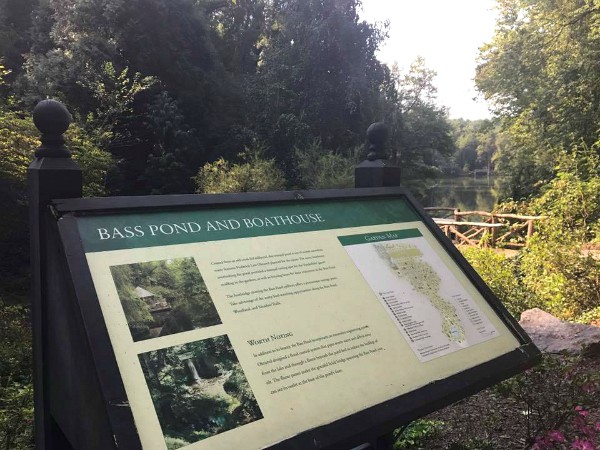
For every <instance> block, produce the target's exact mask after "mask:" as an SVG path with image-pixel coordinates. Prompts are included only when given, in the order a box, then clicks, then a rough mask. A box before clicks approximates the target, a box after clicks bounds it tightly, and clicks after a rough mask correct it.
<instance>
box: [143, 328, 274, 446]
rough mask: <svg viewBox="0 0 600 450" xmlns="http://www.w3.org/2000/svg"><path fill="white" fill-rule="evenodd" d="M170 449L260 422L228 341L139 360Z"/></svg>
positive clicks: (164, 351) (187, 346) (171, 349)
mask: <svg viewBox="0 0 600 450" xmlns="http://www.w3.org/2000/svg"><path fill="white" fill-rule="evenodd" d="M140 362H141V364H142V369H143V371H144V375H145V377H146V380H147V382H148V388H149V389H150V395H151V396H152V400H153V402H154V406H155V408H156V413H157V415H158V418H159V421H160V423H161V428H162V430H163V433H164V435H165V440H166V442H167V446H168V448H173V449H175V448H179V447H180V446H183V445H187V444H189V443H194V442H197V441H199V440H202V439H205V438H207V437H210V436H213V435H215V434H218V433H222V432H224V431H227V430H231V429H233V428H236V427H239V426H241V425H244V424H246V423H250V422H253V421H255V420H258V419H260V418H262V413H261V411H260V408H259V406H258V404H257V402H256V399H255V397H254V394H253V393H252V391H251V390H250V386H249V384H248V381H247V379H246V377H245V375H244V373H243V371H242V368H241V366H240V364H239V362H238V360H237V357H236V355H235V353H234V351H233V348H232V347H231V343H230V342H229V339H228V338H227V337H226V336H218V337H215V338H210V339H204V340H202V341H196V342H192V343H189V344H184V345H180V346H175V347H169V348H166V349H162V350H157V351H152V352H148V353H144V354H142V355H140Z"/></svg>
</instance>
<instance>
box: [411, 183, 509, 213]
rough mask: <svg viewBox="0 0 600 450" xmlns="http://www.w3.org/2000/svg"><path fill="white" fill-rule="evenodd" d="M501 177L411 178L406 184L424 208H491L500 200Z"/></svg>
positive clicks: (467, 209) (466, 209) (482, 209)
mask: <svg viewBox="0 0 600 450" xmlns="http://www.w3.org/2000/svg"><path fill="white" fill-rule="evenodd" d="M500 181H501V180H500V179H499V178H496V177H490V178H488V177H485V176H484V177H479V178H473V177H472V176H471V177H453V178H437V179H434V180H426V181H421V180H418V181H417V180H408V181H407V182H406V183H404V185H405V186H406V187H407V188H408V189H409V190H410V191H411V192H412V194H413V195H414V196H415V197H416V198H417V200H419V201H420V202H421V204H422V205H423V206H425V207H427V206H445V207H452V208H459V209H460V210H461V211H474V210H478V211H491V210H492V209H493V208H494V205H495V204H496V201H497V200H498V196H499V192H500Z"/></svg>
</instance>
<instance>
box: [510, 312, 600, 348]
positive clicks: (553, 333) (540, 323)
mask: <svg viewBox="0 0 600 450" xmlns="http://www.w3.org/2000/svg"><path fill="white" fill-rule="evenodd" d="M519 323H520V324H521V326H522V327H523V329H524V330H525V331H526V332H527V334H528V335H529V336H530V337H531V339H532V340H533V342H534V343H535V345H537V346H538V348H539V349H540V350H542V351H544V352H549V353H558V352H563V351H566V352H569V353H584V354H588V355H592V354H594V355H598V354H600V327H596V326H593V325H582V324H579V323H570V322H564V321H562V320H560V319H558V318H557V317H554V316H553V315H552V314H548V313H547V312H545V311H542V310H541V309H539V308H533V309H528V310H527V311H524V312H523V313H522V314H521V320H520V321H519Z"/></svg>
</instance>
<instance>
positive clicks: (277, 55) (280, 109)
mask: <svg viewBox="0 0 600 450" xmlns="http://www.w3.org/2000/svg"><path fill="white" fill-rule="evenodd" d="M358 4H359V3H358V1H357V0H308V1H306V0H289V1H282V0H275V1H273V2H272V3H271V4H270V7H269V8H268V11H267V27H266V30H267V33H266V35H265V37H264V46H263V48H262V51H261V54H260V59H259V61H258V70H257V78H256V79H257V87H256V89H254V91H253V92H252V93H251V96H250V97H249V98H248V100H249V101H250V102H252V104H251V105H249V106H250V110H251V111H254V114H253V115H252V117H254V118H255V120H256V119H258V120H257V122H258V123H257V125H258V126H257V127H256V128H255V130H256V131H257V133H258V135H259V136H264V137H265V138H264V140H265V142H266V143H267V144H268V145H269V152H270V153H269V154H271V155H273V156H275V157H276V158H277V159H278V161H279V162H280V163H281V164H282V166H283V168H284V170H285V173H286V176H287V177H288V178H289V179H292V182H295V180H294V179H293V178H294V173H293V167H294V166H295V161H294V159H293V158H294V152H293V148H294V147H299V148H302V147H303V146H305V145H309V144H310V143H311V142H313V140H314V139H315V138H318V139H320V141H321V142H322V145H323V147H324V148H326V149H330V150H333V151H338V150H340V149H344V150H346V149H348V148H351V147H353V146H355V145H357V144H358V143H360V142H362V141H363V136H364V132H365V130H366V128H367V126H368V125H369V124H370V123H371V122H373V121H374V119H375V117H376V116H377V114H378V111H379V109H378V108H379V102H380V100H381V94H380V87H381V85H382V84H383V82H384V80H385V77H386V70H385V68H384V66H383V65H382V64H381V63H380V62H379V61H378V60H377V58H376V57H375V52H376V50H377V48H378V46H379V44H380V42H381V41H382V39H383V37H384V33H383V32H382V30H380V29H379V28H377V27H375V26H373V25H370V24H368V23H366V22H364V21H360V20H359V17H358V11H357V8H358Z"/></svg>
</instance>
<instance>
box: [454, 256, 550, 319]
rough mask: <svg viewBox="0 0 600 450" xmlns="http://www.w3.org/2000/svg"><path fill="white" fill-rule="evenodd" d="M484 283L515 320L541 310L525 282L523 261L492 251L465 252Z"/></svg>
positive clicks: (535, 297)
mask: <svg viewBox="0 0 600 450" xmlns="http://www.w3.org/2000/svg"><path fill="white" fill-rule="evenodd" d="M461 252H462V253H463V255H464V256H465V258H467V260H468V261H469V263H471V265H472V266H473V268H474V269H475V270H476V271H477V273H479V275H480V276H481V278H483V281H485V283H486V284H487V285H488V286H489V288H490V289H491V290H492V291H493V292H494V294H496V297H498V299H499V300H500V301H501V302H502V303H504V306H506V309H508V311H509V312H510V313H511V314H512V315H513V316H515V317H517V318H518V317H519V316H520V315H521V313H522V312H523V311H525V310H526V309H529V308H533V307H536V306H541V305H540V303H539V300H538V298H537V295H536V294H535V292H533V291H532V290H531V289H530V288H528V287H527V286H526V285H525V284H524V283H523V280H522V277H523V275H522V273H521V267H520V266H521V260H520V257H519V256H517V257H512V258H507V257H506V256H504V255H502V254H499V253H496V252H494V251H493V250H490V249H479V248H473V247H464V248H461Z"/></svg>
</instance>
